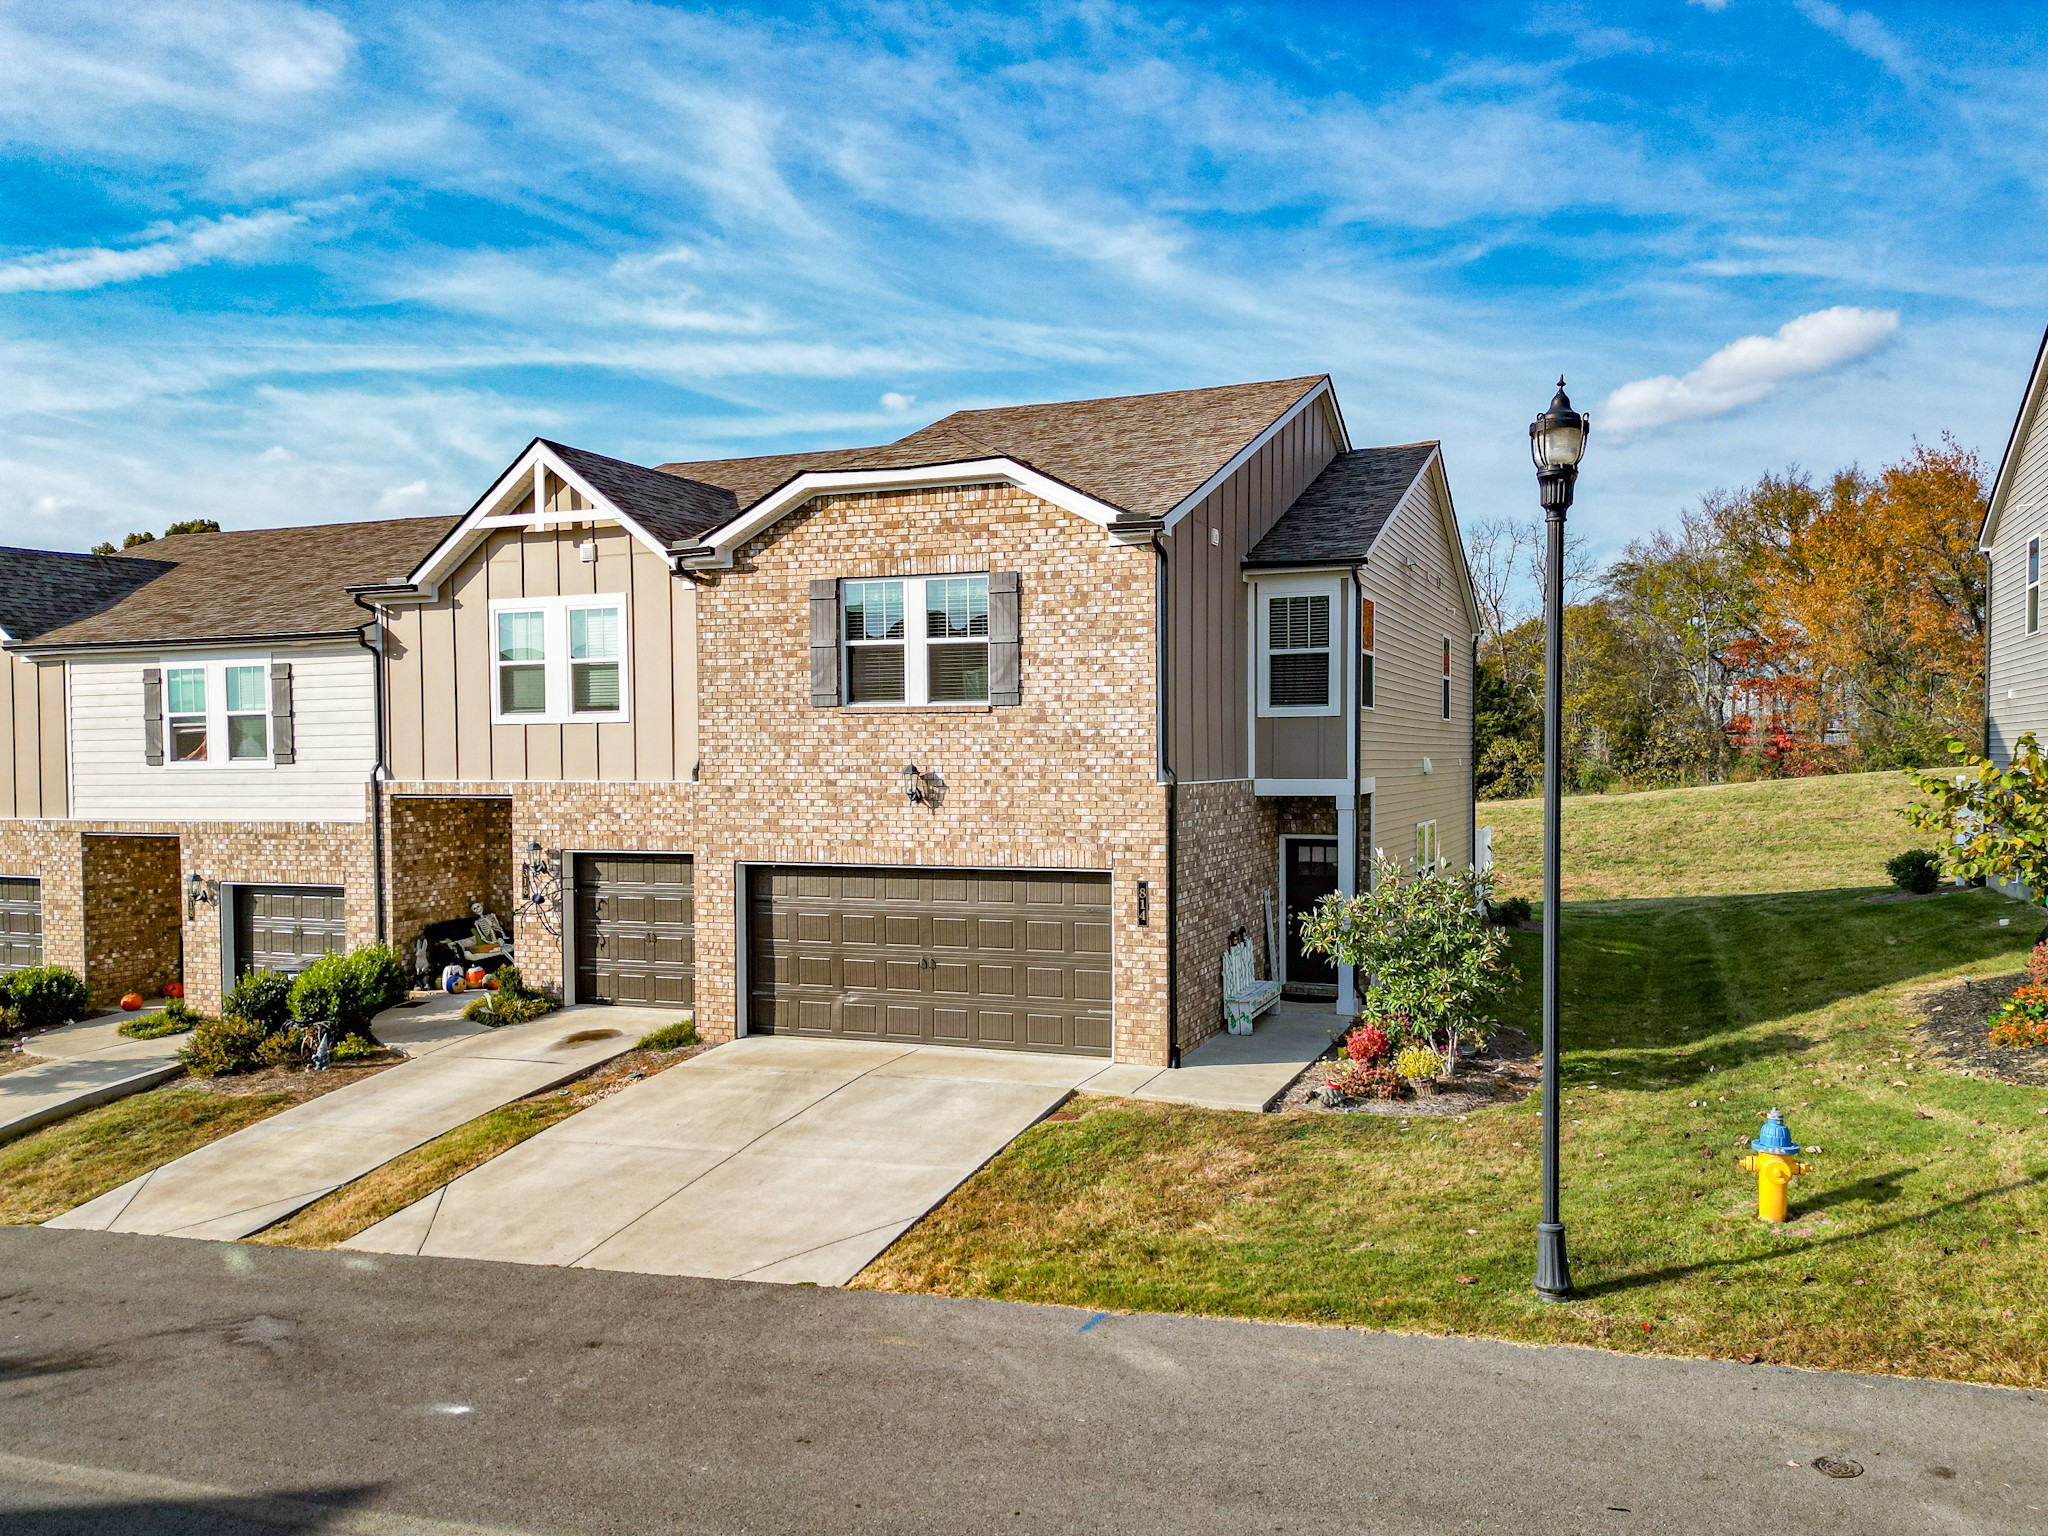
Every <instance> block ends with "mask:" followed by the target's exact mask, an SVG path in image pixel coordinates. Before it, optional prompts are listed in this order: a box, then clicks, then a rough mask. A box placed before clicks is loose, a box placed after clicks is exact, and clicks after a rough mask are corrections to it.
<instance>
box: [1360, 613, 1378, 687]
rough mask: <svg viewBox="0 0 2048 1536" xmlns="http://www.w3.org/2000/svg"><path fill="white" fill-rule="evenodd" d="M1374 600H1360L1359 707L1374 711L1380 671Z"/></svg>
mask: <svg viewBox="0 0 2048 1536" xmlns="http://www.w3.org/2000/svg"><path fill="white" fill-rule="evenodd" d="M1372 631H1373V606H1372V599H1371V598H1369V597H1362V598H1360V599H1359V600H1358V707H1359V708H1360V709H1374V708H1377V707H1378V704H1379V669H1378V668H1377V667H1376V666H1375V665H1374V662H1375V657H1374V655H1373V632H1372Z"/></svg>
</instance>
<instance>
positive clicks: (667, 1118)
mask: <svg viewBox="0 0 2048 1536" xmlns="http://www.w3.org/2000/svg"><path fill="white" fill-rule="evenodd" d="M1123 1071H1124V1069H1119V1068H1115V1067H1111V1066H1110V1065H1109V1064H1108V1063H1106V1062H1103V1061H1099V1060H1092V1059H1087V1058H1082V1057H1072V1056H1036V1055H1027V1054H1023V1053H1020V1052H1004V1051H969V1050H953V1049H943V1048H933V1047H905V1046H891V1045H870V1044H865V1043H862V1042H858V1041H839V1040H799V1039H790V1038H777V1037H773V1036H765V1037H756V1038H749V1039H745V1040H739V1041H736V1042H734V1043H733V1044H731V1045H726V1046H721V1047H719V1048H718V1049H717V1050H715V1051H711V1052H708V1053H706V1054H705V1055H703V1056H700V1057H698V1058H696V1059H695V1060H693V1061H689V1062H686V1063H684V1064H683V1065H681V1066H678V1067H672V1068H670V1069H669V1070H668V1071H666V1072H663V1073H661V1074H660V1075H659V1076H656V1077H653V1078H650V1079H648V1080H647V1081H646V1082H643V1083H638V1084H636V1085H634V1086H633V1087H632V1088H629V1089H627V1090H626V1091H625V1092H623V1093H620V1094H617V1095H614V1096H613V1097H612V1098H609V1099H607V1100H605V1101H604V1102H602V1103H600V1104H596V1105H593V1106H592V1107H591V1108H589V1109H587V1110H584V1111H583V1112H582V1113H581V1114H578V1115H574V1116H571V1117H570V1118H569V1119H567V1120H565V1121H563V1122H561V1123H560V1124H558V1125H555V1126H552V1127H550V1128H549V1129H548V1130H546V1131H543V1132H542V1133H541V1134H540V1135H538V1136H535V1137H533V1138H532V1139H531V1140H529V1141H525V1142H522V1143H520V1145H518V1146H516V1147H514V1148H512V1150H510V1151H509V1152H506V1153H504V1154H502V1155H501V1156H499V1157H496V1158H494V1159H492V1160H491V1161H490V1162H488V1163H485V1164H484V1165H483V1166H482V1167H480V1168H477V1169H474V1170H472V1171H471V1172H469V1173H467V1174H464V1175H463V1176H462V1177H461V1178H459V1179H457V1180H455V1181H454V1182H453V1183H451V1184H449V1185H447V1186H446V1187H445V1188H443V1189H441V1190H439V1191H437V1192H436V1193H434V1194H432V1195H429V1196H428V1197H427V1198H426V1199H424V1200H422V1201H420V1202H418V1203H417V1204H415V1205H412V1206H409V1207H407V1208H406V1209H405V1210H403V1211H400V1212H399V1213H398V1214H397V1215H395V1216H392V1217H390V1218H389V1219H387V1220H385V1221H382V1222H379V1223H378V1224H377V1225H376V1226H374V1227H371V1228H370V1229H369V1230H368V1231H366V1232H363V1233H361V1234H360V1235H358V1236H357V1237H355V1238H354V1239H352V1240H351V1241H350V1242H349V1243H347V1244H346V1245H345V1246H347V1247H350V1248H354V1249H359V1250H363V1251H368V1252H373V1253H409V1254H435V1255H444V1256H450V1257H461V1258H476V1259H505V1260H512V1261H515V1262H519V1263H527V1264H567V1265H575V1266H578V1267H581V1268H585V1269H619V1270H635V1271H639V1272H642V1273H651V1274H669V1275H703V1276H713V1277H723V1278H731V1279H749V1280H781V1281H789V1282H798V1283H801V1282H809V1283H813V1284H818V1285H843V1284H845V1283H846V1282H847V1281H848V1280H850V1279H852V1278H853V1277H854V1276H855V1275H857V1274H858V1273H860V1271H861V1270H862V1269H863V1268H865V1267H866V1265H867V1264H868V1262H869V1261H870V1260H871V1259H873V1258H874V1257H875V1255H876V1254H878V1253H880V1252H881V1251H882V1250H883V1249H884V1248H887V1247H888V1246H889V1244H890V1243H892V1242H894V1241H895V1240H896V1238H897V1237H898V1236H900V1235H901V1234H902V1232H903V1231H904V1229H905V1228H907V1227H908V1226H909V1225H910V1224H911V1223H912V1222H914V1221H916V1220H917V1219H918V1218H919V1217H920V1216H922V1215H923V1214H924V1213H925V1212H926V1211H928V1210H930V1209H931V1208H932V1207H933V1206H934V1205H936V1204H937V1203H938V1202H939V1201H941V1200H943V1199H944V1198H945V1197H946V1195H947V1194H948V1193H950V1192H951V1191H952V1190H953V1189H954V1187H955V1186H957V1185H958V1184H959V1183H960V1182H961V1181H962V1180H963V1179H965V1178H966V1177H967V1176H968V1175H969V1174H971V1173H973V1172H974V1170H975V1169H977V1168H979V1167H980V1166H981V1165H982V1164H983V1163H985V1162H987V1161H988V1159H990V1158H991V1157H993V1156H995V1154H996V1153H998V1152H1000V1151H1001V1150H1002V1149H1003V1148H1004V1147H1005V1146H1007V1145H1008V1144H1009V1142H1010V1141H1011V1139H1012V1138H1014V1137H1015V1136H1016V1135H1017V1134H1018V1133H1019V1132H1021V1131H1023V1130H1024V1129H1025V1128H1026V1127H1028V1126H1030V1125H1031V1124H1032V1123H1033V1122H1035V1121H1036V1120H1038V1119H1039V1118H1040V1117H1041V1116H1042V1115H1044V1114H1045V1113H1046V1112H1047V1111H1048V1110H1050V1109H1051V1108H1052V1107H1053V1106H1054V1105H1056V1104H1058V1103H1059V1102H1060V1100H1061V1099H1063V1098H1065V1097H1066V1095H1067V1094H1068V1093H1069V1092H1070V1091H1071V1090H1073V1089H1075V1088H1077V1087H1081V1086H1084V1085H1086V1084H1088V1083H1089V1082H1090V1081H1091V1079H1095V1078H1099V1077H1102V1076H1103V1075H1104V1074H1105V1073H1110V1074H1120V1073H1122V1072H1123ZM1112 1080H1113V1079H1112Z"/></svg>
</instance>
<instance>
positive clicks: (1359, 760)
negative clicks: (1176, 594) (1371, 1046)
mask: <svg viewBox="0 0 2048 1536" xmlns="http://www.w3.org/2000/svg"><path fill="white" fill-rule="evenodd" d="M1351 613H1352V622H1353V623H1354V624H1363V622H1364V619H1365V562H1364V561H1363V560H1356V561H1353V562H1352V566H1351ZM1374 619H1375V622H1377V619H1378V614H1377V612H1375V614H1374ZM1374 644H1375V648H1377V644H1378V641H1377V637H1375V641H1374ZM1364 654H1365V635H1364V632H1363V630H1360V631H1359V633H1358V635H1357V643H1356V644H1354V645H1353V646H1352V648H1351V657H1350V666H1349V670H1350V673H1351V894H1352V895H1353V896H1357V895H1358V894H1359V892H1360V891H1361V890H1370V889H1371V887H1372V869H1371V866H1370V865H1367V864H1365V861H1363V860H1361V859H1360V858H1359V856H1358V834H1359V830H1360V828H1359V820H1360V815H1361V813H1362V812H1363V811H1364V809H1365V807H1364V806H1362V805H1360V804H1359V803H1358V785H1359V781H1360V780H1361V779H1362V778H1363V777H1364V776H1365V690H1364V687H1363V684H1364V682H1365V679H1364V677H1363V676H1361V675H1360V668H1361V666H1362V665H1363V662H1362V660H1361V658H1362V657H1363V656H1364ZM1369 842H1370V839H1368V843H1369ZM1361 979H1362V978H1360V977H1357V976H1354V977H1353V978H1352V981H1351V1001H1352V1003H1353V1005H1354V1006H1355V1007H1356V1008H1357V1010H1358V1012H1359V1013H1361V1014H1362V1013H1364V1012H1365V988H1364V987H1362V986H1360V985H1359V982H1360V980H1361ZM1350 1027H1351V1026H1350V1025H1349V1024H1346V1025H1345V1030H1346V1032H1347V1033H1348V1032H1349V1031H1350Z"/></svg>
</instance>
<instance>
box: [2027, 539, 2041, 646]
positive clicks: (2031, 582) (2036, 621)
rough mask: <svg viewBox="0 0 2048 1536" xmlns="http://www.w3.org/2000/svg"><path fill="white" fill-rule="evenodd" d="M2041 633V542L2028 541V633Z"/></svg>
mask: <svg viewBox="0 0 2048 1536" xmlns="http://www.w3.org/2000/svg"><path fill="white" fill-rule="evenodd" d="M2040 632H2041V541H2040V540H2039V539H2029V540H2027V633H2028V634H2030V635H2036V634H2039V633H2040Z"/></svg>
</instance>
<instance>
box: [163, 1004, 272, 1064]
mask: <svg viewBox="0 0 2048 1536" xmlns="http://www.w3.org/2000/svg"><path fill="white" fill-rule="evenodd" d="M265 1037H266V1036H265V1031H264V1028H263V1026H262V1025H261V1024H256V1023H252V1022H250V1021H249V1020H248V1019H232V1018H230V1019H208V1020H207V1021H206V1022H205V1023H204V1024H201V1025H200V1026H199V1027H198V1028H196V1029H194V1030H193V1031H192V1038H191V1039H190V1040H188V1041H186V1042H185V1044H184V1046H183V1047H182V1048H181V1049H180V1050H179V1052H178V1059H179V1060H180V1061H182V1062H183V1063H184V1064H185V1068H186V1070H187V1071H189V1072H191V1073H192V1074H194V1075H195V1076H197V1077H225V1076H226V1075H227V1074H229V1073H231V1072H253V1071H254V1070H255V1069H256V1068H258V1067H260V1066H262V1065H263V1057H262V1055H261V1054H260V1053H261V1051H262V1049H263V1042H264V1039H265Z"/></svg>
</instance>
